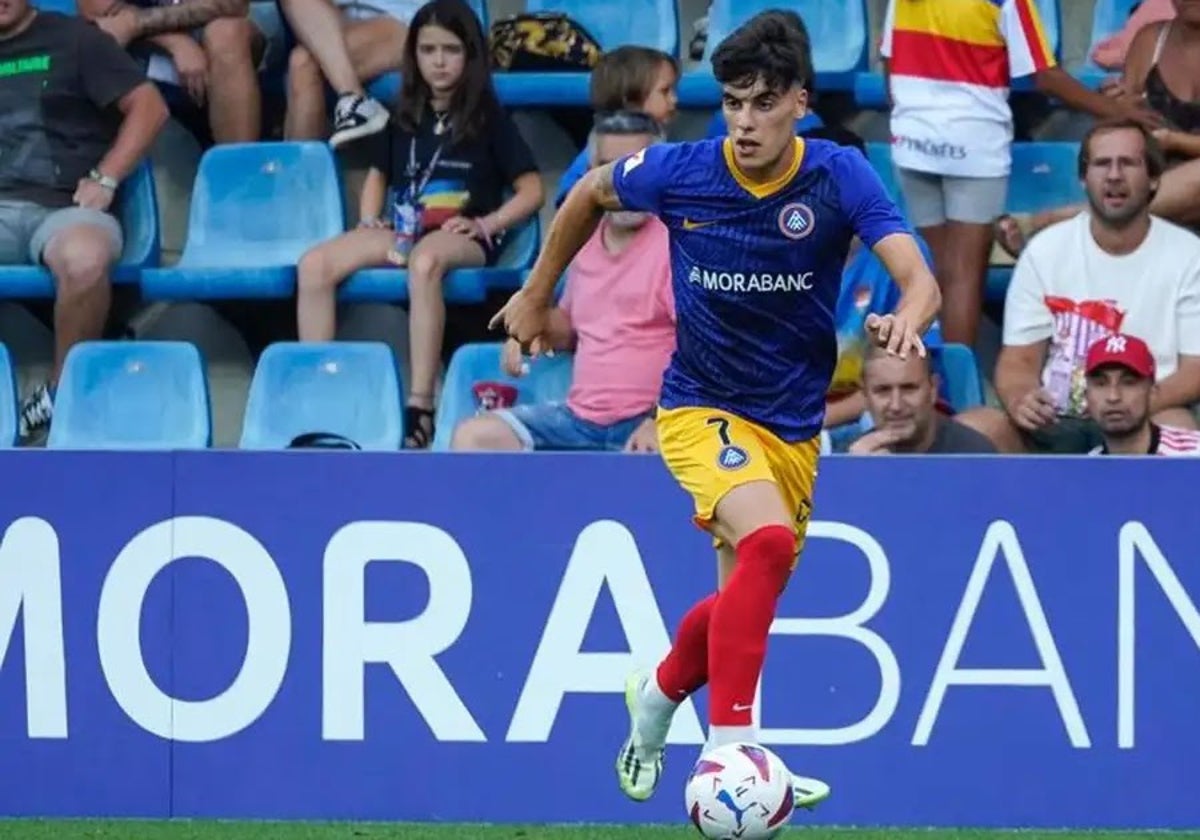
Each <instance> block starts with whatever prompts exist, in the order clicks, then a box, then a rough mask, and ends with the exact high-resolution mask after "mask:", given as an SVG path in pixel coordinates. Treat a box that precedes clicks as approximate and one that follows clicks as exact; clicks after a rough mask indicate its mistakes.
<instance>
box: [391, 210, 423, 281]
mask: <svg viewBox="0 0 1200 840" xmlns="http://www.w3.org/2000/svg"><path fill="white" fill-rule="evenodd" d="M419 226H420V218H419V215H418V213H417V208H416V207H415V206H414V205H413V203H412V202H411V201H405V200H403V199H401V200H399V201H397V202H395V203H394V204H393V205H392V228H393V229H394V231H395V234H396V239H395V241H394V242H393V243H392V248H391V250H390V251H388V260H389V261H390V262H392V263H394V264H395V265H399V266H404V265H408V255H409V254H411V253H412V249H413V245H415V244H416V241H417V236H418V233H419Z"/></svg>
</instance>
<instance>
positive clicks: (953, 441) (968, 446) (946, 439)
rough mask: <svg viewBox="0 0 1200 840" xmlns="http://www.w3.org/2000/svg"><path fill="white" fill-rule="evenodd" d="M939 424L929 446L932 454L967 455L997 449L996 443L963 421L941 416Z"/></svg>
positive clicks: (991, 451)
mask: <svg viewBox="0 0 1200 840" xmlns="http://www.w3.org/2000/svg"><path fill="white" fill-rule="evenodd" d="M937 424H938V429H937V434H935V435H934V437H933V443H932V444H931V445H930V447H929V453H928V454H930V455H955V454H958V455H966V454H970V453H985V452H987V453H994V452H995V451H996V447H995V445H994V444H993V443H992V442H991V441H990V440H988V438H987V437H986V436H985V435H983V434H982V433H980V432H977V431H975V430H974V429H972V428H969V427H967V426H964V425H963V424H962V423H956V422H954V421H953V420H947V419H943V418H940V417H939V418H938V420H937Z"/></svg>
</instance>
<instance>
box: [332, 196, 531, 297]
mask: <svg viewBox="0 0 1200 840" xmlns="http://www.w3.org/2000/svg"><path fill="white" fill-rule="evenodd" d="M540 244H541V227H540V222H539V220H538V216H537V215H536V214H535V215H534V216H533V217H532V218H531V219H530V220H529V221H527V222H526V223H525V224H523V225H521V226H520V227H519V228H517V229H516V230H514V231H513V232H512V233H511V234H510V235H509V236H508V237H507V238H506V240H505V243H504V248H503V250H502V251H501V252H500V256H499V258H498V259H497V261H496V265H494V266H491V267H488V268H459V269H455V270H454V271H451V272H450V273H449V274H448V275H447V276H446V279H445V281H444V288H443V292H442V293H443V296H444V297H445V299H446V300H447V301H448V302H449V303H481V302H483V301H484V300H486V299H487V294H488V292H489V291H491V290H493V289H501V290H502V289H519V288H520V287H521V283H522V282H523V280H524V277H525V272H526V271H527V270H528V269H529V268H530V267H531V266H532V265H533V261H534V259H535V258H536V257H537V253H538V248H539V247H540ZM338 298H339V300H343V301H347V302H353V303H362V302H366V301H372V302H393V303H394V302H397V301H406V300H408V272H407V271H403V270H401V269H398V268H368V269H364V270H362V271H358V272H356V273H354V274H352V275H351V276H350V279H349V280H347V281H346V282H345V283H343V284H342V285H341V287H340V288H339V289H338Z"/></svg>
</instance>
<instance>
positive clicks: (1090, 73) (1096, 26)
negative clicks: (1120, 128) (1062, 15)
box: [1073, 0, 1140, 88]
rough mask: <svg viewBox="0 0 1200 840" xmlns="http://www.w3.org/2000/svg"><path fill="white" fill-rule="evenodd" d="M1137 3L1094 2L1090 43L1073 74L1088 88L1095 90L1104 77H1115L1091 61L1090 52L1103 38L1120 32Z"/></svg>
mask: <svg viewBox="0 0 1200 840" xmlns="http://www.w3.org/2000/svg"><path fill="white" fill-rule="evenodd" d="M1139 2H1140V0H1095V3H1096V5H1095V6H1094V7H1093V8H1092V38H1091V43H1089V44H1088V49H1087V56H1086V58H1085V60H1084V63H1083V66H1082V67H1081V68H1080V69H1079V70H1078V71H1076V72H1075V73H1074V74H1073V75H1074V76H1075V78H1077V79H1079V81H1081V82H1083V83H1084V84H1085V85H1087V86H1088V87H1091V88H1096V87H1099V86H1100V83H1101V82H1102V81H1104V79H1105V78H1106V77H1108V76H1113V75H1116V73H1114V72H1113V71H1111V70H1105V69H1104V68H1102V67H1100V66H1099V65H1098V64H1096V63H1095V62H1094V61H1092V51H1093V50H1095V49H1096V45H1097V44H1099V43H1100V42H1101V41H1103V40H1104V39H1105V38H1108V37H1110V36H1112V35H1115V34H1116V33H1117V32H1120V31H1121V29H1122V28H1123V27H1124V26H1125V22H1126V21H1127V20H1129V16H1130V15H1131V14H1133V10H1134V9H1135V8H1136V7H1137V6H1138V4H1139Z"/></svg>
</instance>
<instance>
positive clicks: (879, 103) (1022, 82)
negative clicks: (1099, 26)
mask: <svg viewBox="0 0 1200 840" xmlns="http://www.w3.org/2000/svg"><path fill="white" fill-rule="evenodd" d="M1124 1H1125V0H1098V2H1100V3H1104V2H1124ZM1037 6H1038V11H1040V12H1041V13H1042V24H1043V26H1044V27H1045V33H1046V40H1047V41H1048V42H1049V43H1050V49H1051V51H1052V52H1053V53H1054V56H1055V59H1056V60H1058V61H1062V37H1061V35H1060V32H1061V30H1062V9H1061V8H1060V7H1059V5H1058V0H1037ZM805 20H807V18H805ZM814 39H815V36H814ZM817 68H818V70H819V69H821V64H820V62H818V63H817ZM817 76H818V81H819V79H820V73H818V74H817ZM851 84H852V87H851V89H852V90H853V92H854V102H855V104H856V105H858V107H859V108H866V109H870V110H886V109H887V95H886V91H885V90H884V84H883V73H881V72H878V71H863V72H860V73H856V74H854V78H853V80H852V83H851ZM1011 89H1012V90H1013V91H1014V92H1016V93H1029V92H1032V91H1034V90H1036V88H1035V87H1034V84H1033V80H1032V78H1030V77H1024V78H1019V79H1014V80H1013V82H1012V88H1011Z"/></svg>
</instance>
